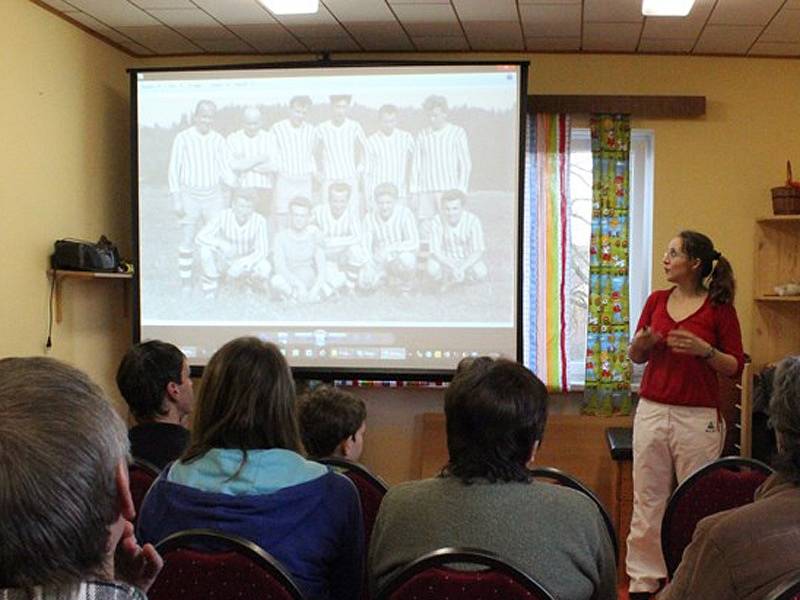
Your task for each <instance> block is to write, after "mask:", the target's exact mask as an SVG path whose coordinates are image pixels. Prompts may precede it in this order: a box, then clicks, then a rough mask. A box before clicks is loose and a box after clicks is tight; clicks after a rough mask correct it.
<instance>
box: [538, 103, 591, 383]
mask: <svg viewBox="0 0 800 600" xmlns="http://www.w3.org/2000/svg"><path fill="white" fill-rule="evenodd" d="M527 127H528V136H527V140H528V147H527V152H526V173H527V174H528V177H527V178H526V181H527V184H526V190H525V195H526V198H525V214H524V220H525V229H524V231H525V232H526V235H527V236H529V237H528V240H527V243H526V244H525V255H524V256H523V260H524V264H525V265H526V267H527V268H526V269H525V275H526V277H525V278H524V289H523V293H524V294H525V297H526V299H527V302H526V303H525V304H526V314H524V315H523V323H524V326H525V329H524V332H523V335H524V336H525V356H524V358H525V364H526V365H528V367H529V368H530V369H531V370H532V371H533V372H534V373H536V375H537V376H538V377H539V379H541V380H542V381H543V382H544V384H545V385H546V386H547V388H548V389H549V390H550V391H553V392H561V391H567V390H568V389H569V385H568V379H567V350H566V340H567V339H568V335H569V332H568V331H567V328H566V318H565V305H566V303H565V301H564V299H565V298H564V290H565V284H566V281H565V272H566V265H567V264H568V261H569V256H568V253H569V248H570V244H569V228H568V227H567V216H568V214H569V213H568V202H569V194H568V189H567V184H568V182H569V162H568V161H569V139H570V119H569V116H568V115H564V114H541V113H540V114H537V115H536V117H535V119H531V118H529V119H528V123H527ZM581 333H582V332H581Z"/></svg>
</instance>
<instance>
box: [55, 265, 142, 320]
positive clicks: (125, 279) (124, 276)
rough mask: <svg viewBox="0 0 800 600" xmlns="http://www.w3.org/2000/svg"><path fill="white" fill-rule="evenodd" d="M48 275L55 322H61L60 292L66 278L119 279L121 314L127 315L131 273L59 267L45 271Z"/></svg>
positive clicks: (61, 300) (88, 279)
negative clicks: (63, 268) (72, 269)
mask: <svg viewBox="0 0 800 600" xmlns="http://www.w3.org/2000/svg"><path fill="white" fill-rule="evenodd" d="M47 275H48V277H50V278H52V280H53V285H54V286H55V287H54V290H53V293H54V296H55V300H54V301H55V316H56V323H61V320H62V319H63V311H62V302H63V299H62V292H63V287H64V281H65V280H67V279H75V280H83V281H120V282H122V314H123V316H125V317H127V316H128V313H129V312H130V307H129V304H130V284H129V282H130V280H131V279H132V278H133V275H131V274H130V273H104V272H99V271H64V270H60V269H50V270H48V271H47Z"/></svg>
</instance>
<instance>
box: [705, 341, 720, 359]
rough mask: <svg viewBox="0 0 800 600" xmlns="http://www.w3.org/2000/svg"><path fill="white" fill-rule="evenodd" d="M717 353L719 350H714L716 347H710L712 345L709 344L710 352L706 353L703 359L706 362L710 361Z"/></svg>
mask: <svg viewBox="0 0 800 600" xmlns="http://www.w3.org/2000/svg"><path fill="white" fill-rule="evenodd" d="M716 353H717V349H716V348H714V346H712V345H710V344H709V346H708V352H706V353H705V354H704V355H703V359H705V360H709V359H711V358H713V357H714V355H715V354H716Z"/></svg>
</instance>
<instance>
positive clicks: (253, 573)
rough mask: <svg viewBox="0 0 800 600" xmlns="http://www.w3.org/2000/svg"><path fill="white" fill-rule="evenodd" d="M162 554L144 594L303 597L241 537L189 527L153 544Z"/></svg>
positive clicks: (164, 598) (166, 597) (153, 599)
mask: <svg viewBox="0 0 800 600" xmlns="http://www.w3.org/2000/svg"><path fill="white" fill-rule="evenodd" d="M156 550H158V552H159V553H160V554H161V556H162V557H163V558H164V568H163V569H162V570H161V573H159V575H158V578H157V579H156V581H155V583H154V584H153V586H152V587H151V588H150V591H149V592H148V593H147V597H148V598H149V599H150V600H196V599H197V598H220V599H226V598H235V599H236V600H303V598H304V596H303V594H302V592H301V591H300V589H299V588H298V587H297V584H295V583H294V581H292V578H291V576H290V575H289V573H288V572H287V571H286V569H285V568H284V567H283V565H281V564H280V563H279V562H278V560H276V559H275V558H274V557H273V556H272V555H270V554H269V553H268V552H266V551H265V550H264V549H263V548H261V547H260V546H258V545H257V544H254V543H253V542H251V541H250V540H247V539H245V538H242V537H239V536H236V535H231V534H226V533H221V532H218V531H213V530H211V529H187V530H186V531H179V532H177V533H173V534H172V535H170V536H168V537H166V538H164V539H163V540H161V541H160V542H159V543H158V544H156Z"/></svg>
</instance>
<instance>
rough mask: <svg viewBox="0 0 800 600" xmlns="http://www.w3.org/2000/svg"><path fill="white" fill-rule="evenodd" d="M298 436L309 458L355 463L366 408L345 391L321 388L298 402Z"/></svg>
mask: <svg viewBox="0 0 800 600" xmlns="http://www.w3.org/2000/svg"><path fill="white" fill-rule="evenodd" d="M299 416H300V433H301V434H302V436H303V445H304V446H305V447H306V451H307V452H308V455H309V456H310V457H312V458H327V457H329V456H333V457H339V458H346V459H348V460H352V461H354V462H358V459H359V458H360V457H361V451H362V450H363V448H364V432H365V431H366V429H367V407H366V406H364V401H363V400H361V399H360V398H356V397H355V396H354V395H353V394H349V393H347V392H345V391H342V390H339V389H336V388H333V387H328V386H325V385H321V386H319V387H317V388H316V389H315V390H314V391H313V392H311V393H310V394H308V396H307V397H306V398H305V399H304V400H303V401H302V402H301V403H300V409H299Z"/></svg>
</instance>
